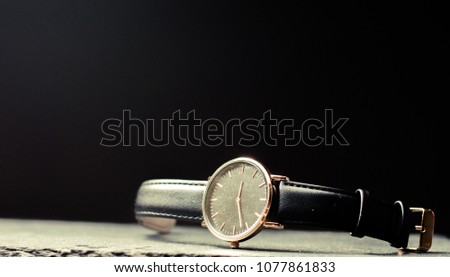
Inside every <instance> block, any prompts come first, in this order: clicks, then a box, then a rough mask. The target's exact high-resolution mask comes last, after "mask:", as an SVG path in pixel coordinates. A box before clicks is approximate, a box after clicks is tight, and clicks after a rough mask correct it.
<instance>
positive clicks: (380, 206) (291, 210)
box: [274, 181, 414, 247]
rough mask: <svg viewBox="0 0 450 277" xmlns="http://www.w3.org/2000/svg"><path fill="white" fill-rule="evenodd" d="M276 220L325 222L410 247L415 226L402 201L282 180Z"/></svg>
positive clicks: (287, 223) (296, 224)
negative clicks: (389, 200) (390, 200)
mask: <svg viewBox="0 0 450 277" xmlns="http://www.w3.org/2000/svg"><path fill="white" fill-rule="evenodd" d="M274 217H275V220H277V221H278V222H279V223H281V224H284V225H285V226H286V227H287V228H300V227H303V226H305V225H312V226H322V227H326V228H331V229H337V230H343V231H348V232H351V233H352V235H353V236H356V237H363V236H370V237H373V238H377V239H381V240H384V241H388V242H390V243H391V245H392V246H395V247H407V245H408V237H409V233H410V231H412V230H413V228H414V226H413V224H412V220H411V212H410V211H409V208H408V207H406V206H405V205H404V204H403V203H402V202H401V201H396V202H395V203H388V202H385V201H382V200H379V199H375V198H373V197H370V196H369V193H368V192H367V191H364V190H357V191H356V192H350V191H345V190H341V189H337V188H331V187H324V186H318V185H313V184H306V183H299V182H289V181H281V182H280V185H279V201H278V209H277V211H276V212H274Z"/></svg>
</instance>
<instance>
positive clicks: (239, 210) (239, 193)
mask: <svg viewBox="0 0 450 277" xmlns="http://www.w3.org/2000/svg"><path fill="white" fill-rule="evenodd" d="M243 186H244V181H241V184H240V186H239V192H238V195H237V197H236V203H237V208H238V216H239V227H241V228H242V208H241V194H242V187H243Z"/></svg>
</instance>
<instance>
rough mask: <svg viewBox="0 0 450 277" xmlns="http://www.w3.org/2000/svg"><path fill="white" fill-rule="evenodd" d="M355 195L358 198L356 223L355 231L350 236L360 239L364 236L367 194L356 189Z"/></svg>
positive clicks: (367, 207) (367, 204) (367, 202)
mask: <svg viewBox="0 0 450 277" xmlns="http://www.w3.org/2000/svg"><path fill="white" fill-rule="evenodd" d="M355 193H356V194H357V195H358V196H359V203H360V205H359V213H358V220H357V221H356V225H355V229H354V230H353V232H351V233H350V234H351V235H352V236H354V237H358V238H362V237H364V235H365V232H364V229H365V224H364V221H365V218H366V214H367V213H368V209H369V198H370V196H369V192H368V191H367V190H363V189H357V190H356V191H355Z"/></svg>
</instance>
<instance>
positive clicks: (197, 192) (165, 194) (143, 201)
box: [134, 179, 207, 222]
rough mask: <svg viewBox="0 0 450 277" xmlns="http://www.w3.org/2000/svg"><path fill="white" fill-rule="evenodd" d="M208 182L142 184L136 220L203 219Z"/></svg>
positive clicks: (172, 181) (160, 181)
mask: <svg viewBox="0 0 450 277" xmlns="http://www.w3.org/2000/svg"><path fill="white" fill-rule="evenodd" d="M206 183H207V182H206V181H193V180H173V179H155V180H148V181H145V182H144V183H142V185H141V187H140V188H139V191H138V193H137V197H136V203H135V207H134V212H135V216H136V217H166V218H174V219H180V220H186V221H194V222H200V221H201V220H202V197H203V192H204V190H205V186H206Z"/></svg>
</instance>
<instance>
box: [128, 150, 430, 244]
mask: <svg viewBox="0 0 450 277" xmlns="http://www.w3.org/2000/svg"><path fill="white" fill-rule="evenodd" d="M135 216H136V219H137V221H138V222H139V223H140V224H141V225H143V226H145V227H147V228H150V229H154V230H157V231H159V232H161V233H167V232H169V231H170V230H171V229H172V227H173V226H174V225H175V222H176V220H177V219H178V220H183V221H193V222H198V223H201V225H202V226H203V227H207V228H208V230H209V231H210V232H211V233H212V234H213V235H214V236H216V237H217V238H219V239H221V240H224V241H227V242H229V243H230V246H231V247H232V248H238V247H239V243H240V242H243V241H245V240H248V239H250V238H251V237H253V236H255V235H256V234H258V233H259V232H260V231H261V230H262V229H264V228H274V229H283V228H286V229H288V228H290V229H302V228H305V226H310V227H311V226H316V227H320V228H322V229H323V228H325V229H330V230H340V231H348V232H350V234H351V235H352V236H354V237H359V238H361V237H363V236H369V237H372V238H376V239H380V240H384V241H387V242H389V243H390V244H391V246H393V247H397V248H400V249H402V250H411V251H428V249H430V247H431V243H432V238H433V232H434V219H435V216H434V212H433V211H432V210H430V209H424V208H413V207H408V206H407V205H406V204H404V203H403V202H402V201H395V202H393V203H389V202H387V201H383V200H380V199H377V198H375V197H373V196H371V195H370V193H369V192H368V191H367V190H364V189H357V190H356V191H347V190H343V189H338V188H333V187H325V186H319V185H314V184H307V183H301V182H293V181H290V180H289V178H288V177H286V176H281V175H273V174H270V172H269V171H268V170H267V169H266V168H265V167H264V166H263V165H262V164H261V163H259V162H258V161H256V160H254V159H252V158H248V157H239V158H236V159H233V160H230V161H228V162H226V163H224V164H223V165H221V166H220V167H219V168H218V169H217V170H216V171H215V172H214V173H213V174H212V175H211V176H210V177H209V178H208V180H207V181H195V180H179V179H153V180H148V181H145V182H143V183H142V184H141V186H140V188H139V190H138V192H137V196H136V201H135ZM412 232H419V234H420V239H419V245H418V246H417V247H414V248H412V247H409V246H408V240H409V235H410V233H412Z"/></svg>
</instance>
